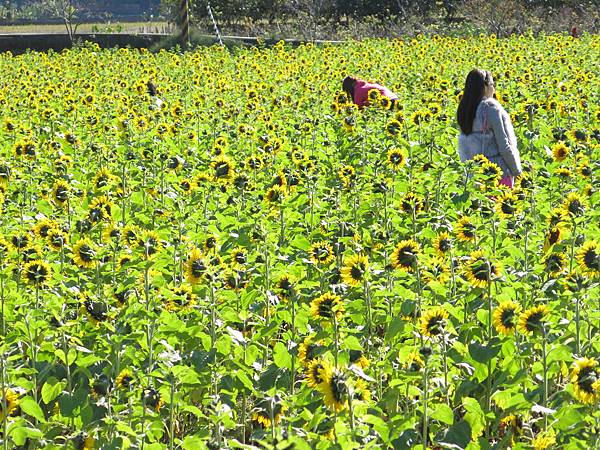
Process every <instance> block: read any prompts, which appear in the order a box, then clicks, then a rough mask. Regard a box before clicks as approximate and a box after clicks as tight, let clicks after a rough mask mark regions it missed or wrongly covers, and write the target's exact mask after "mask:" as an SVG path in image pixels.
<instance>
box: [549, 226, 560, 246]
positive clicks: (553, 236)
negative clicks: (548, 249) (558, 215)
mask: <svg viewBox="0 0 600 450" xmlns="http://www.w3.org/2000/svg"><path fill="white" fill-rule="evenodd" d="M559 237H560V230H558V229H554V230H551V231H550V233H549V234H548V242H550V244H556V243H557V242H558V238H559Z"/></svg>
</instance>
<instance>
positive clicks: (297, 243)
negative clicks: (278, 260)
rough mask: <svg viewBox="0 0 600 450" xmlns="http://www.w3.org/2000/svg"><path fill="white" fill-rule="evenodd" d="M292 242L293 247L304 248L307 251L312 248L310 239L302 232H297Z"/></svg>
mask: <svg viewBox="0 0 600 450" xmlns="http://www.w3.org/2000/svg"><path fill="white" fill-rule="evenodd" d="M290 244H291V246H292V247H294V248H297V249H299V250H304V251H305V252H306V251H308V249H309V248H310V241H309V240H308V239H306V237H304V236H302V235H301V234H297V235H296V236H295V237H294V239H293V240H292V242H291V243H290Z"/></svg>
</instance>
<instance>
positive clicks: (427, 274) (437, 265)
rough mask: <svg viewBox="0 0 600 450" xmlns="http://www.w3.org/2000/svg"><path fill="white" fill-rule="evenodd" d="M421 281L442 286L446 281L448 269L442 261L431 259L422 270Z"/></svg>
mask: <svg viewBox="0 0 600 450" xmlns="http://www.w3.org/2000/svg"><path fill="white" fill-rule="evenodd" d="M423 272H424V273H423V280H424V281H425V283H427V284H429V283H433V282H434V281H435V282H438V283H441V284H444V283H445V282H447V281H448V274H449V272H450V271H449V269H448V266H447V265H446V263H445V262H444V260H443V259H440V258H433V259H432V260H431V262H430V263H429V264H428V265H427V266H426V267H425V268H424V270H423Z"/></svg>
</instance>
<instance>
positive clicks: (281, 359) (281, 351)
mask: <svg viewBox="0 0 600 450" xmlns="http://www.w3.org/2000/svg"><path fill="white" fill-rule="evenodd" d="M273 350H274V351H273V361H274V362H275V364H276V365H277V367H284V368H286V369H290V370H291V368H292V355H290V352H289V351H288V349H287V348H286V347H285V345H283V343H282V342H278V343H277V344H275V348H274V349H273Z"/></svg>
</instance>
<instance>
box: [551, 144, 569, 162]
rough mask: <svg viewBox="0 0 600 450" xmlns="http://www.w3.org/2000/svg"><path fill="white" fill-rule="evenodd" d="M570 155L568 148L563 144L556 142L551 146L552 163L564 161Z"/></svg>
mask: <svg viewBox="0 0 600 450" xmlns="http://www.w3.org/2000/svg"><path fill="white" fill-rule="evenodd" d="M570 153H571V151H570V149H569V147H567V146H566V145H565V143H564V142H557V143H556V144H554V146H552V157H553V158H554V161H564V160H565V159H567V158H568V156H569V154H570Z"/></svg>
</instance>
